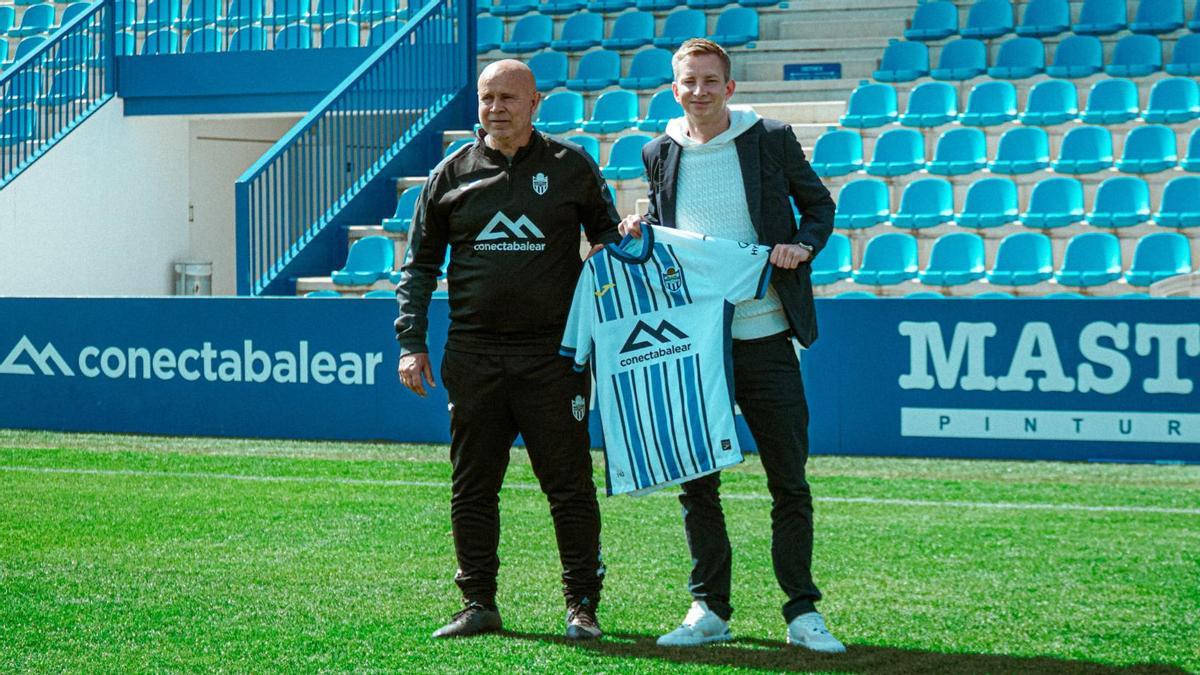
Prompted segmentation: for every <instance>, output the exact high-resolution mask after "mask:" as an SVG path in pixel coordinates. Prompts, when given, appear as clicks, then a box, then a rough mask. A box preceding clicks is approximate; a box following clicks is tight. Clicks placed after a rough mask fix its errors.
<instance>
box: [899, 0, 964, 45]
mask: <svg viewBox="0 0 1200 675" xmlns="http://www.w3.org/2000/svg"><path fill="white" fill-rule="evenodd" d="M956 33H958V7H957V6H956V5H955V4H954V3H953V2H947V1H946V0H939V1H938V2H927V3H925V4H923V5H917V11H915V12H913V17H912V23H911V25H910V26H909V28H908V29H907V30H905V31H904V39H905V40H921V41H926V40H942V39H945V38H948V37H950V36H951V35H954V34H956Z"/></svg>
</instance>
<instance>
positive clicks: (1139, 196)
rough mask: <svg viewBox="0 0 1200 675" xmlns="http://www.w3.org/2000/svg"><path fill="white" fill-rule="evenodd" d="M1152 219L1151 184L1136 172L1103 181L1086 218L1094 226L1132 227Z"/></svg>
mask: <svg viewBox="0 0 1200 675" xmlns="http://www.w3.org/2000/svg"><path fill="white" fill-rule="evenodd" d="M1148 220H1150V188H1149V187H1148V186H1147V185H1146V181H1144V180H1142V179H1141V178H1134V177H1133V176H1117V177H1116V178H1109V179H1108V180H1105V181H1104V182H1103V183H1101V184H1100V187H1099V188H1098V189H1097V190H1096V199H1095V202H1094V203H1093V205H1092V210H1091V212H1090V213H1088V214H1087V222H1088V224H1089V225H1092V226H1093V227H1133V226H1134V225H1141V224H1142V223H1144V222H1146V221H1148Z"/></svg>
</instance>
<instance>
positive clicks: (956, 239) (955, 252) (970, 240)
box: [917, 232, 984, 286]
mask: <svg viewBox="0 0 1200 675" xmlns="http://www.w3.org/2000/svg"><path fill="white" fill-rule="evenodd" d="M983 260H984V257H983V239H982V238H980V236H979V235H977V234H973V233H971V232H954V233H952V234H947V235H943V236H941V237H938V238H937V241H935V242H933V249H932V250H930V252H929V264H928V265H926V266H925V269H923V270H921V272H920V274H918V275H917V276H918V278H919V279H920V280H921V283H923V284H927V285H929V286H961V285H963V284H969V283H971V282H972V281H975V280H977V279H982V278H983V271H984V266H983Z"/></svg>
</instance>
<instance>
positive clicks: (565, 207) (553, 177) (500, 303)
mask: <svg viewBox="0 0 1200 675" xmlns="http://www.w3.org/2000/svg"><path fill="white" fill-rule="evenodd" d="M540 101H541V95H540V94H539V93H538V92H537V88H536V85H535V83H534V78H533V73H532V72H531V71H530V70H529V68H528V67H527V66H525V64H523V63H521V62H519V61H512V60H506V61H499V62H497V63H493V64H491V65H489V66H488V67H487V68H485V69H484V70H483V73H482V74H481V75H480V76H479V124H480V126H481V127H482V129H481V130H480V131H479V132H478V134H477V136H476V138H475V142H474V143H471V144H470V145H467V146H465V147H463V148H461V149H460V150H459V151H458V152H455V153H454V154H452V155H451V156H449V157H447V158H446V159H445V160H443V161H442V163H441V164H438V165H437V167H435V168H434V170H433V171H432V172H431V173H430V175H429V179H428V181H427V182H426V183H425V187H424V189H423V191H422V192H421V196H420V198H419V199H418V202H417V207H416V211H415V213H414V215H413V224H412V229H411V232H410V234H409V236H410V239H409V247H408V254H407V256H406V260H405V263H404V266H403V268H402V275H401V279H400V285H399V287H398V288H397V289H396V295H397V296H398V298H399V301H400V317H399V318H398V319H397V320H396V335H397V339H398V340H399V342H400V347H401V352H400V353H401V356H400V365H399V375H400V380H401V382H403V383H404V386H406V387H408V388H409V389H410V390H412V391H413V392H414V393H415V394H417V395H418V396H425V394H426V387H427V386H428V387H433V386H435V384H434V378H433V368H432V365H431V364H430V361H429V356H428V353H427V352H428V348H427V345H426V331H427V325H428V321H427V312H428V308H429V298H430V295H431V294H432V292H433V290H434V288H435V287H436V286H437V278H438V275H439V273H440V271H441V267H442V263H443V261H444V260H445V257H446V249H447V247H449V249H450V268H449V272H448V275H447V281H448V283H449V289H450V330H449V335H448V338H447V341H446V348H445V356H444V358H443V359H442V364H441V379H442V383H443V385H444V386H445V387H446V391H447V393H448V394H449V398H450V462H451V465H452V468H453V471H452V495H451V499H450V521H451V524H452V526H453V531H454V550H455V553H456V555H457V557H458V572H457V573H456V574H455V576H454V580H455V582H456V583H457V584H458V587H459V589H460V590H461V592H462V596H463V609H462V610H461V611H460V612H458V613H457V614H455V615H454V617H453V619H451V621H450V622H449V623H448V624H446V625H445V626H443V627H442V628H441V629H439V630H438V631H437V632H435V633H434V637H462V636H468V635H476V634H479V633H486V632H492V631H497V630H500V628H501V621H500V612H499V610H498V609H497V606H496V574H497V572H498V571H499V568H500V559H499V557H498V556H497V554H496V549H497V545H498V543H499V540H500V508H499V504H500V496H499V493H500V486H501V484H502V483H503V481H504V473H505V469H506V468H507V466H508V458H509V450H510V448H511V447H512V444H513V441H514V440H515V439H516V437H517V434H520V435H521V436H522V437H523V438H524V439H525V445H526V450H527V451H528V453H529V460H530V463H531V464H532V465H533V471H534V474H535V475H536V476H537V478H538V481H539V483H540V484H541V488H542V491H543V492H544V493H545V494H546V498H547V500H548V501H549V502H550V515H551V516H552V517H553V519H554V530H555V535H556V537H557V540H558V550H559V557H560V559H561V561H562V569H563V572H562V584H563V594H564V596H565V597H566V604H567V626H566V634H567V637H570V638H576V639H590V638H596V637H599V636H600V627H599V624H598V623H597V621H596V605H597V603H599V601H600V587H601V582H602V581H603V579H604V565H603V563H602V562H601V559H600V510H599V506H598V504H597V502H596V486H595V483H594V482H593V481H592V459H591V454H590V453H589V442H588V424H587V414H588V410H589V409H590V407H591V406H590V404H589V397H590V390H591V387H590V380H589V375H588V373H586V372H582V373H578V372H575V371H574V369H573V367H572V363H571V361H570V360H569V359H564V358H562V357H561V356H559V355H558V345H559V342H560V339H561V338H562V334H563V329H564V326H565V324H566V320H567V314H568V311H569V309H570V306H571V299H572V294H573V292H574V290H575V282H576V280H577V279H578V277H579V272H580V270H581V269H582V261H581V260H580V257H579V229H580V226H582V227H583V230H584V232H585V233H586V235H587V238H588V241H589V242H590V243H591V244H592V245H593V246H598V245H602V244H605V243H609V242H616V241H618V240H619V235H618V234H617V224H618V222H619V219H618V217H617V213H616V210H615V209H614V208H613V204H612V199H611V198H610V196H609V192H608V189H607V187H606V185H605V182H604V179H603V178H602V177H601V176H600V170H599V168H598V167H597V166H596V163H595V162H594V161H593V160H592V159H591V157H590V156H589V155H588V154H587V153H586V152H584V151H583V150H582V149H581V148H580V147H579V146H577V145H574V144H572V143H567V142H565V141H562V140H560V139H557V138H552V137H549V136H546V135H544V134H542V133H540V132H538V131H536V130H535V129H534V128H533V124H532V121H533V117H534V114H535V113H536V112H537V107H538V103H539V102H540Z"/></svg>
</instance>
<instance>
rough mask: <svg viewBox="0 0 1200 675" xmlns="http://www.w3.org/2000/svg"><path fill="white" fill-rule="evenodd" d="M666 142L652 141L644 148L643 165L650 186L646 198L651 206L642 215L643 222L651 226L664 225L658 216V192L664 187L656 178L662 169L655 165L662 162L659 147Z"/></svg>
mask: <svg viewBox="0 0 1200 675" xmlns="http://www.w3.org/2000/svg"><path fill="white" fill-rule="evenodd" d="M665 142H666V141H665V140H661V139H660V140H659V141H657V142H655V141H651V142H649V143H647V144H645V145H643V146H642V165H643V166H644V167H645V169H646V181H647V183H648V184H649V188H648V189H647V191H646V196H647V197H649V198H650V205H649V206H647V207H646V213H644V214H642V220H644V221H646V222H647V223H650V224H651V225H661V224H662V220H661V219H660V218H659V215H658V191H659V190H660V189H661V188H662V186H661V185H659V179H658V178H656V176H655V173H656V172H658V173H661V172H662V169H661V167H658V166H655V164H656V161H661V160H658V154H659V147H660V146H661V144H662V143H665Z"/></svg>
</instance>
